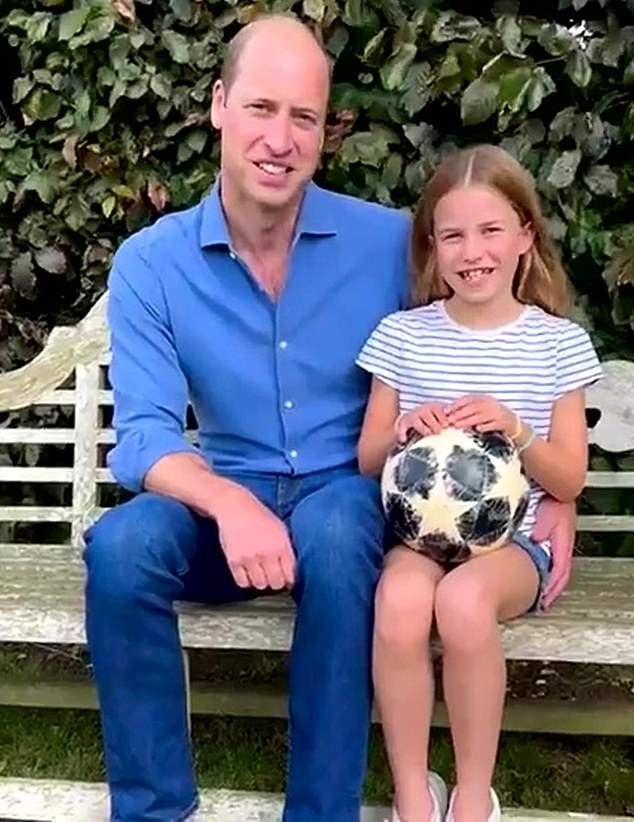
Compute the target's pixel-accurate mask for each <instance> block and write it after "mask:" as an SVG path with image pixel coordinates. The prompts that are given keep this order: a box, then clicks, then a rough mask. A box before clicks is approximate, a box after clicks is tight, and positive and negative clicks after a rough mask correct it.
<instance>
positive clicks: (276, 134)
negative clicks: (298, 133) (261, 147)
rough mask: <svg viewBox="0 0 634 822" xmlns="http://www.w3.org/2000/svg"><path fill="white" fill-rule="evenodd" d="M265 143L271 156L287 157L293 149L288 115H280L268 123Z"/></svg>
mask: <svg viewBox="0 0 634 822" xmlns="http://www.w3.org/2000/svg"><path fill="white" fill-rule="evenodd" d="M264 142H265V143H266V145H267V147H268V149H269V150H270V152H271V154H275V155H285V154H288V153H289V151H291V149H292V148H293V139H292V136H291V122H290V118H289V117H288V116H287V115H286V114H283V113H280V114H278V115H277V116H276V117H274V118H272V119H271V120H269V121H268V123H267V129H266V134H265V135H264Z"/></svg>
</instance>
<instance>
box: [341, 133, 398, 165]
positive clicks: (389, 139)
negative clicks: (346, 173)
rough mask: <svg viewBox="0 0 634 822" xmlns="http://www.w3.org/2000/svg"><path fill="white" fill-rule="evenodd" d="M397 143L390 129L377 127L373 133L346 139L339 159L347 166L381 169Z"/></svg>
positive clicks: (359, 134)
mask: <svg viewBox="0 0 634 822" xmlns="http://www.w3.org/2000/svg"><path fill="white" fill-rule="evenodd" d="M397 141H398V140H397V138H396V135H394V134H393V133H391V132H390V131H389V130H388V129H386V128H381V127H379V126H375V127H374V128H373V129H372V131H358V132H357V133H356V134H351V135H350V136H349V137H346V139H345V140H344V141H343V143H342V145H341V149H340V151H339V158H340V160H341V162H342V163H343V164H344V165H345V166H348V165H352V164H354V163H362V164H363V165H366V166H371V167H373V168H379V167H380V166H381V164H382V163H383V162H384V161H385V160H386V159H387V158H388V157H389V156H390V153H391V148H390V146H391V144H392V143H394V142H397Z"/></svg>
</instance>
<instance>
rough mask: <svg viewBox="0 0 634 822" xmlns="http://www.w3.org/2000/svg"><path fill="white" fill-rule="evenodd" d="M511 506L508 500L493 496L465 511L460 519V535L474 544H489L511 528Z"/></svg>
mask: <svg viewBox="0 0 634 822" xmlns="http://www.w3.org/2000/svg"><path fill="white" fill-rule="evenodd" d="M510 519H511V508H510V505H509V503H508V500H506V499H503V498H501V497H491V498H489V499H485V500H482V502H481V503H480V504H479V505H476V506H475V507H473V508H472V509H471V510H470V511H467V512H466V513H464V514H463V515H462V516H461V517H460V519H459V520H458V531H459V532H460V535H461V536H463V537H466V538H468V539H469V541H470V542H471V543H472V544H473V545H489V544H491V543H493V542H496V541H497V540H498V539H500V537H502V536H504V534H505V533H506V532H507V531H508V530H509V523H510Z"/></svg>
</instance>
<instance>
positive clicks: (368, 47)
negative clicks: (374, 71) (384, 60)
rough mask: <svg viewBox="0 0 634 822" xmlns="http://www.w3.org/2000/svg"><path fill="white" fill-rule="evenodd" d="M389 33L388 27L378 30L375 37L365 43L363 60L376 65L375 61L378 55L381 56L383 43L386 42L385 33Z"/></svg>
mask: <svg viewBox="0 0 634 822" xmlns="http://www.w3.org/2000/svg"><path fill="white" fill-rule="evenodd" d="M386 34H387V29H381V31H379V32H377V34H375V35H374V37H371V38H370V39H369V40H368V42H367V43H366V44H365V48H364V49H363V58H362V59H363V62H364V63H369V64H370V65H374V61H375V60H376V58H377V57H379V56H380V54H381V51H382V49H383V43H384V42H385V35H386Z"/></svg>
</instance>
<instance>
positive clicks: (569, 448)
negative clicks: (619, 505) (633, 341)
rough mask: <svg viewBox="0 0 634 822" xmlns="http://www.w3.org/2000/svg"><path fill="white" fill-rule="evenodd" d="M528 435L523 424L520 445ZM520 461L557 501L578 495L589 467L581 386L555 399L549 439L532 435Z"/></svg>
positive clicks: (572, 498) (583, 399)
mask: <svg viewBox="0 0 634 822" xmlns="http://www.w3.org/2000/svg"><path fill="white" fill-rule="evenodd" d="M530 437H531V431H530V429H529V428H528V426H526V425H522V430H521V432H520V434H519V436H518V437H517V438H516V442H517V444H518V445H519V446H520V447H521V446H522V445H523V444H524V443H526V442H527V441H528V440H529V438H530ZM522 461H523V463H524V468H525V470H526V473H527V474H528V475H529V476H530V477H531V478H532V479H534V480H535V482H537V483H538V485H540V486H541V487H542V488H543V489H544V490H545V491H546V492H547V493H548V494H550V496H551V497H554V498H555V499H557V500H559V501H560V502H572V501H573V500H574V499H576V498H577V497H578V496H579V494H580V493H581V491H582V490H583V486H584V484H585V481H586V471H587V469H588V430H587V426H586V415H585V392H584V391H583V389H578V390H576V391H570V392H569V393H568V394H564V396H563V397H561V398H560V399H558V400H557V401H556V402H555V404H554V406H553V410H552V414H551V419H550V431H549V434H548V439H547V440H544V439H541V438H540V437H535V439H534V440H533V441H532V443H531V444H530V445H529V446H528V448H526V449H525V450H524V451H523V452H522Z"/></svg>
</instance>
